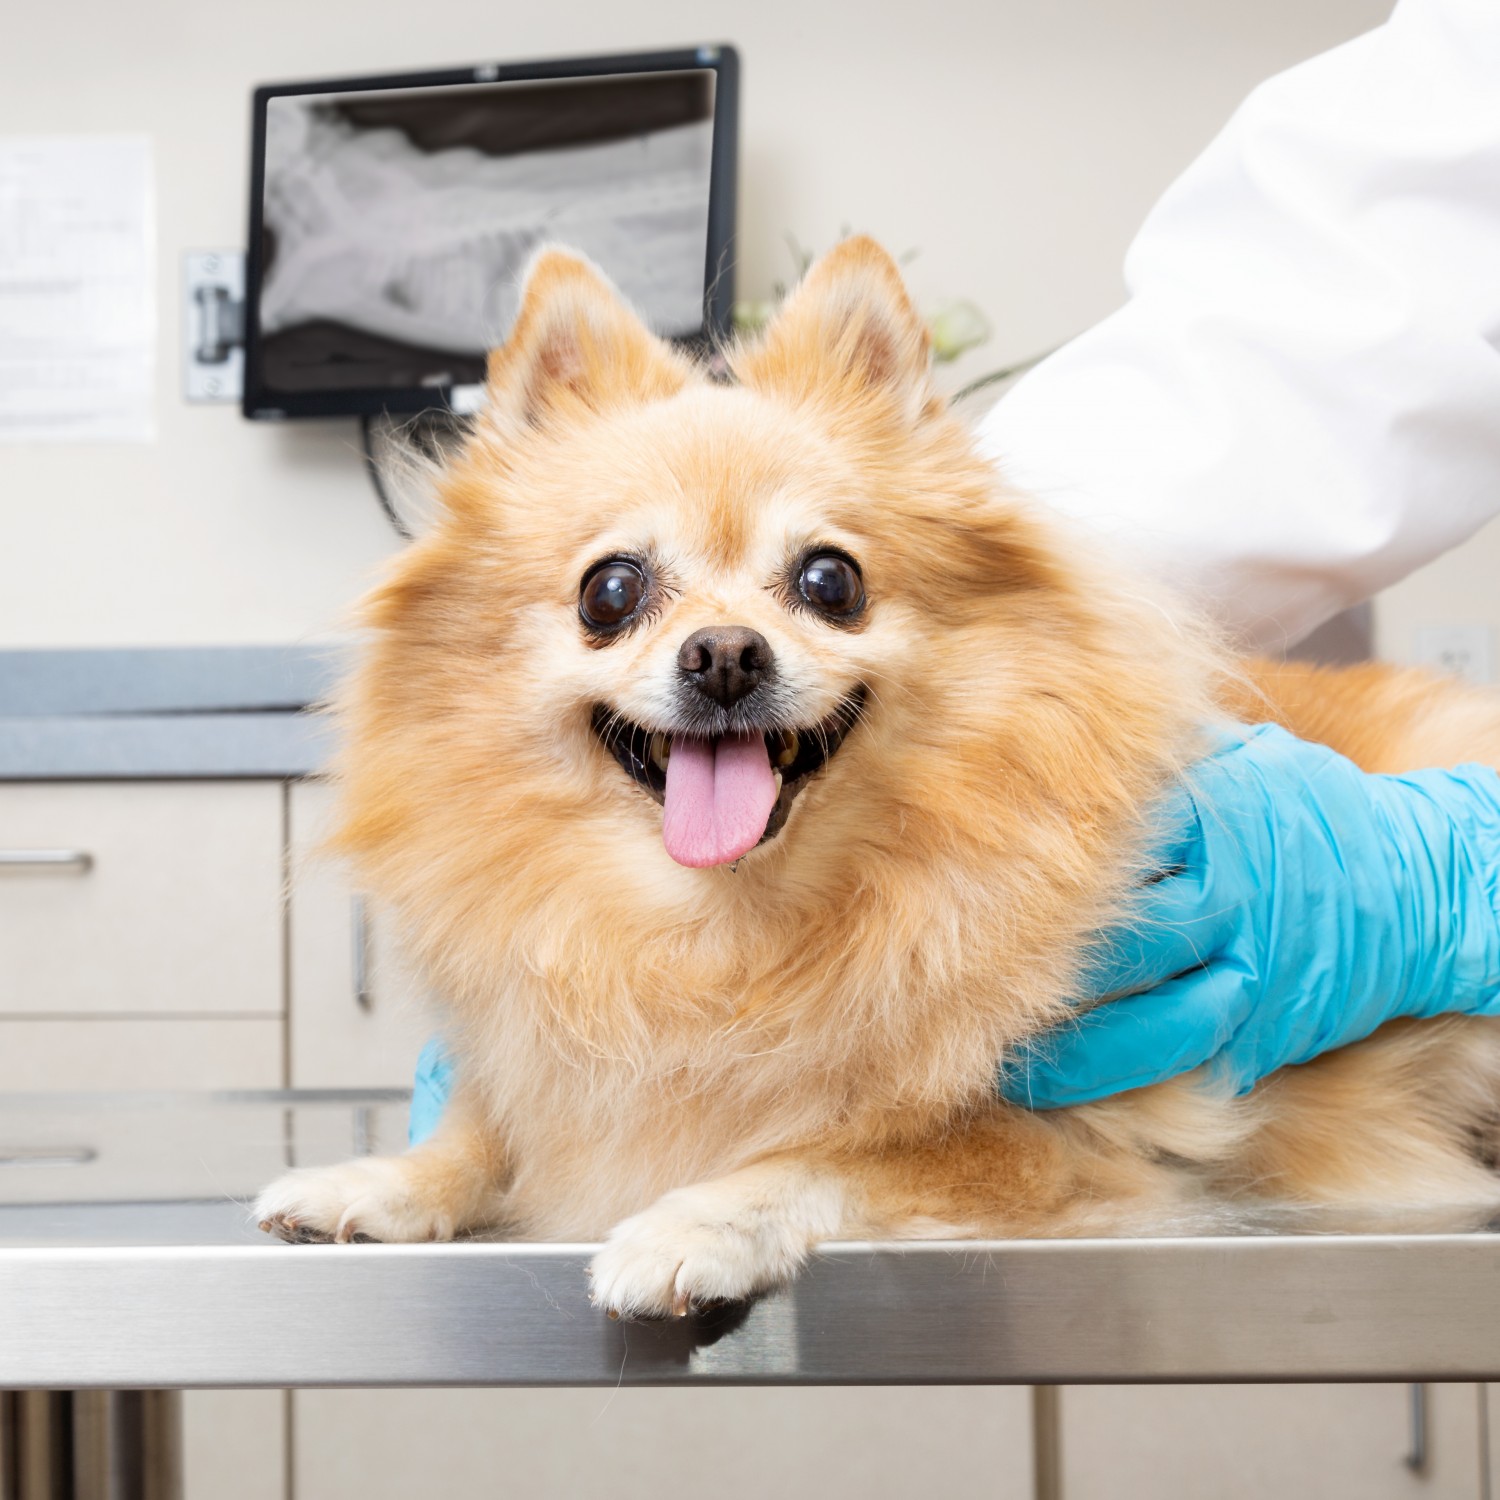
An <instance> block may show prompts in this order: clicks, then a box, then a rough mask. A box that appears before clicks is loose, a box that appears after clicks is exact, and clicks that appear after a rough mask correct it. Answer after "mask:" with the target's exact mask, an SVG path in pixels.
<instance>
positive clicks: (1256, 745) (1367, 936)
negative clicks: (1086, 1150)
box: [1000, 725, 1500, 1109]
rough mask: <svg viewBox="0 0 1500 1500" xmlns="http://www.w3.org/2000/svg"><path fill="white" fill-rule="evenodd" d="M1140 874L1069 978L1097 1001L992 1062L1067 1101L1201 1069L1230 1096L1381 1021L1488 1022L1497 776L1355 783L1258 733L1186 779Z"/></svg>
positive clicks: (1499, 896)
mask: <svg viewBox="0 0 1500 1500" xmlns="http://www.w3.org/2000/svg"><path fill="white" fill-rule="evenodd" d="M1162 827H1163V828H1164V829H1165V830H1167V836H1166V838H1165V840H1164V846H1163V848H1162V850H1161V852H1160V857H1159V868H1161V869H1162V870H1163V871H1165V872H1167V873H1166V874H1165V875H1164V877H1163V878H1162V879H1160V880H1159V881H1158V882H1156V883H1155V884H1152V885H1149V886H1147V887H1146V888H1144V889H1143V890H1142V892H1141V894H1140V899H1139V902H1138V904H1137V905H1136V907H1135V908H1134V909H1133V911H1132V913H1131V921H1130V923H1129V925H1128V927H1124V928H1122V929H1121V930H1119V931H1116V932H1112V933H1109V934H1106V935H1105V936H1104V938H1103V939H1102V941H1101V944H1100V947H1099V949H1098V950H1097V954H1096V957H1095V960H1094V961H1093V963H1092V964H1091V966H1090V969H1089V972H1088V974H1087V977H1086V989H1087V991H1088V995H1089V998H1090V1000H1093V999H1096V998H1106V997H1113V996H1125V997H1127V998H1124V999H1111V1000H1110V1003H1109V1004H1107V1005H1098V1006H1096V1007H1095V1008H1093V1009H1090V1010H1087V1011H1085V1012H1084V1013H1083V1014H1081V1015H1080V1016H1079V1017H1078V1019H1077V1021H1076V1022H1074V1023H1072V1024H1070V1025H1067V1026H1064V1027H1059V1028H1058V1029H1057V1030H1055V1031H1053V1032H1050V1033H1047V1034H1046V1035H1044V1036H1042V1037H1039V1038H1037V1039H1036V1040H1035V1041H1034V1042H1032V1043H1031V1044H1030V1045H1029V1046H1028V1047H1027V1048H1026V1049H1023V1050H1022V1051H1020V1052H1018V1053H1017V1054H1015V1055H1014V1056H1013V1057H1011V1058H1008V1059H1007V1060H1006V1062H1005V1064H1004V1066H1003V1067H1002V1069H1001V1072H1000V1088H1001V1092H1002V1093H1003V1094H1004V1095H1005V1096H1006V1097H1007V1098H1008V1099H1011V1100H1014V1101H1015V1102H1016V1103H1019V1104H1025V1105H1029V1106H1031V1107H1032V1108H1036V1109H1052V1108H1056V1107H1058V1106H1060V1105H1066V1104H1081V1103H1083V1102H1084V1101H1086V1100H1089V1099H1098V1098H1102V1097H1103V1096H1105V1095H1107V1094H1114V1093H1119V1092H1121V1091H1123V1090H1125V1089H1132V1088H1138V1087H1140V1086H1141V1085H1143V1084H1148V1083H1157V1082H1160V1081H1161V1080H1163V1079H1165V1078H1171V1077H1173V1076H1175V1075H1176V1074H1178V1073H1183V1072H1186V1071H1187V1070H1188V1069H1190V1068H1196V1067H1198V1066H1200V1065H1201V1064H1203V1063H1208V1064H1210V1065H1211V1066H1212V1068H1213V1070H1214V1071H1215V1072H1216V1073H1217V1074H1219V1075H1220V1076H1221V1077H1222V1078H1223V1079H1224V1080H1225V1081H1226V1082H1227V1083H1228V1084H1229V1085H1230V1086H1231V1087H1232V1088H1233V1089H1234V1090H1235V1091H1237V1092H1239V1093H1244V1092H1246V1091H1247V1090H1248V1089H1250V1088H1251V1087H1252V1086H1253V1085H1254V1084H1255V1082H1256V1080H1257V1079H1260V1078H1263V1077H1265V1075H1266V1074H1268V1073H1272V1072H1274V1071H1275V1070H1276V1069H1277V1068H1279V1067H1282V1066H1284V1065H1286V1064H1288V1063H1301V1062H1306V1061H1308V1060H1309V1059H1310V1058H1313V1057H1316V1056H1317V1055H1318V1054H1319V1053H1320V1052H1326V1051H1328V1050H1329V1049H1330V1048H1333V1047H1339V1046H1343V1045H1344V1044H1345V1043H1348V1042H1353V1041H1357V1040H1358V1039H1359V1038H1361V1037H1365V1036H1368V1035H1369V1034H1370V1033H1371V1032H1372V1031H1374V1030H1375V1029H1376V1028H1377V1027H1378V1026H1380V1025H1381V1024H1382V1023H1383V1022H1385V1021H1388V1020H1391V1019H1392V1018H1393V1017H1396V1016H1431V1015H1437V1014H1439V1013H1442V1012H1446V1011H1460V1012H1469V1013H1477V1014H1490V1015H1493V1014H1500V778H1497V777H1496V775H1495V773H1494V771H1492V770H1490V769H1488V768H1487V767H1482V766H1461V767H1459V768H1458V769H1457V770H1455V771H1419V772H1415V773H1413V774H1411V775H1406V776H1374V775H1369V774H1367V773H1365V772H1363V771H1361V770H1359V768H1358V767H1357V766H1355V765H1354V764H1353V763H1352V762H1351V761H1348V760H1345V759H1344V758H1343V757H1342V756H1340V755H1337V754H1335V753H1334V752H1333V751H1332V750H1329V749H1326V748H1325V747H1323V746H1321V745H1314V744H1309V743H1306V742H1304V741H1302V740H1298V739H1296V738H1294V737H1293V736H1292V735H1290V734H1288V733H1287V732H1286V731H1285V730H1283V729H1280V728H1277V727H1276V726H1274V725H1260V726H1259V727H1257V728H1254V729H1247V730H1243V731H1241V734H1240V737H1238V738H1235V739H1233V740H1232V741H1231V742H1230V743H1228V744H1226V745H1225V746H1224V747H1223V748H1221V749H1220V750H1219V751H1218V752H1217V753H1215V754H1213V755H1211V756H1209V757H1208V758H1207V759H1205V760H1203V761H1201V762H1199V763H1198V764H1197V765H1195V766H1194V767H1192V769H1191V771H1190V772H1189V774H1188V777H1187V786H1186V787H1185V789H1184V790H1183V791H1182V792H1181V793H1180V794H1178V795H1176V796H1174V798H1173V799H1172V801H1171V803H1170V804H1169V805H1168V806H1167V807H1166V808H1164V811H1163V820H1162Z"/></svg>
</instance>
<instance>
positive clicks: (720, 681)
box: [677, 625, 774, 708]
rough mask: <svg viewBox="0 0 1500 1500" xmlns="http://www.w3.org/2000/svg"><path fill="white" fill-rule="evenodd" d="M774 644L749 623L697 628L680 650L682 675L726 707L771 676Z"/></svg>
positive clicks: (751, 691)
mask: <svg viewBox="0 0 1500 1500" xmlns="http://www.w3.org/2000/svg"><path fill="white" fill-rule="evenodd" d="M773 661H774V657H773V656H772V654H771V644H770V642H769V641H767V640H766V638H765V636H763V635H762V634H761V633H760V632H759V631H758V630H751V629H750V627H749V626H748V625H710V626H708V627H707V628H706V629H703V630H695V631H694V632H693V633H692V634H691V635H690V636H689V637H688V638H687V639H686V640H685V641H684V642H683V643H682V648H681V650H679V651H678V653H677V665H678V667H679V668H680V669H681V671H682V675H683V676H684V677H686V678H687V679H688V681H689V682H691V683H692V684H693V686H694V687H696V688H697V689H698V691H699V692H700V693H702V694H704V695H705V696H706V697H709V698H712V699H713V700H714V702H715V703H717V704H719V705H721V706H722V707H724V708H731V707H733V705H734V704H736V703H738V702H739V701H740V699H741V698H744V697H746V696H747V695H748V694H750V693H753V692H754V691H755V689H756V688H758V687H759V686H760V685H761V683H762V682H764V681H765V680H766V678H768V677H769V676H770V675H771V665H772V662H773Z"/></svg>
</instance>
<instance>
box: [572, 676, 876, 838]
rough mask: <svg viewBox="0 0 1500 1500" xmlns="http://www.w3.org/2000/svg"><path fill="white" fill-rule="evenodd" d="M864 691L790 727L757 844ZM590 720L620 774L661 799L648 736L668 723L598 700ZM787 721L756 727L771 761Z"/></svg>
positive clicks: (662, 781)
mask: <svg viewBox="0 0 1500 1500" xmlns="http://www.w3.org/2000/svg"><path fill="white" fill-rule="evenodd" d="M865 697H866V694H865V689H864V687H863V686H860V687H857V688H855V689H854V691H853V692H852V693H850V694H849V695H848V696H847V697H846V698H844V699H843V700H842V701H841V702H840V703H839V705H838V707H837V708H835V709H834V711H833V712H832V713H831V714H829V715H828V717H827V718H826V719H821V720H819V722H818V723H816V724H808V725H803V726H799V727H797V728H796V729H795V731H794V732H795V733H796V736H797V753H796V755H795V756H794V757H793V758H792V760H791V763H790V764H788V765H786V766H783V767H780V768H779V769H780V770H781V795H780V796H779V797H777V799H776V805H775V806H774V807H773V808H772V809H771V816H770V818H769V819H768V820H767V822H766V831H765V832H764V833H763V834H762V835H761V838H760V842H761V843H762V844H764V843H765V842H766V840H767V839H773V838H775V837H776V835H777V834H778V833H780V832H781V830H782V829H783V828H784V827H785V826H786V820H787V817H788V816H789V814H790V813H791V810H792V803H793V802H794V801H796V799H797V794H798V793H799V792H800V791H801V790H802V788H803V787H805V786H806V785H807V783H808V782H809V781H811V780H812V778H813V777H814V776H816V775H817V774H818V772H819V771H821V770H822V769H823V767H824V766H826V765H827V764H828V761H829V759H830V758H831V757H832V755H833V753H834V751H836V750H837V749H838V748H839V746H840V745H842V744H843V743H844V740H845V738H846V737H847V735H848V733H849V731H850V730H851V729H853V728H854V726H855V725H856V724H857V723H858V722H859V717H860V714H861V713H862V712H863V711H864V706H865ZM592 723H593V728H594V733H595V734H596V735H597V736H598V737H599V740H600V742H601V743H602V744H603V746H604V748H605V749H606V750H608V751H609V753H610V754H611V755H612V756H614V758H615V760H616V761H618V762H619V765H620V768H621V769H622V770H623V771H624V772H625V774H626V775H627V776H629V777H630V779H631V780H632V781H634V782H635V783H636V785H637V786H640V787H642V788H644V789H645V790H646V791H647V792H649V793H650V795H651V796H653V797H654V798H655V799H656V800H657V801H658V802H661V801H664V800H665V798H666V791H667V773H666V772H665V771H663V770H662V769H661V767H660V766H658V765H657V764H656V762H655V761H654V760H653V759H652V757H651V739H652V736H653V735H654V734H665V735H666V736H667V737H668V739H670V738H671V737H672V734H673V731H672V730H670V729H661V730H653V729H650V728H648V727H647V726H646V725H644V724H636V723H632V722H631V721H630V720H629V719H625V718H622V717H621V716H620V715H619V714H618V713H616V712H615V711H614V710H613V709H611V708H608V707H606V705H604V704H603V703H596V704H595V705H594V711H593V716H592ZM792 727H793V726H791V725H780V724H777V725H773V726H771V727H770V728H763V729H761V731H760V732H761V733H762V734H763V735H764V736H765V740H766V753H767V755H768V756H770V757H771V763H772V764H773V765H775V763H776V755H777V752H778V751H779V750H780V749H781V746H782V743H783V741H782V736H783V734H784V733H785V732H786V731H787V730H789V729H792ZM679 732H680V731H679Z"/></svg>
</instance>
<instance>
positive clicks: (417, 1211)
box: [254, 1156, 455, 1244]
mask: <svg viewBox="0 0 1500 1500" xmlns="http://www.w3.org/2000/svg"><path fill="white" fill-rule="evenodd" d="M254 1215H255V1219H256V1221H257V1222H258V1223H259V1225H260V1227H261V1228H262V1229H263V1230H265V1231H266V1232H267V1233H268V1234H274V1235H277V1236H279V1237H280V1238H281V1239H284V1240H289V1241H291V1242H293V1243H295V1244H313V1243H319V1242H327V1241H334V1242H336V1243H339V1244H347V1243H349V1242H351V1241H361V1240H381V1241H387V1242H390V1243H401V1242H410V1241H413V1240H451V1239H452V1238H453V1234H454V1228H455V1226H454V1223H453V1219H452V1216H451V1215H449V1214H448V1213H446V1212H445V1211H444V1210H443V1207H442V1205H440V1204H437V1203H434V1202H431V1201H429V1200H428V1199H427V1198H425V1197H424V1195H423V1194H422V1193H420V1192H419V1191H417V1184H416V1182H415V1181H414V1180H413V1174H412V1172H411V1171H410V1169H409V1167H408V1164H407V1161H406V1159H405V1158H403V1157H399V1156H366V1157H360V1158H359V1159H358V1160H355V1161H348V1162H344V1163H343V1164H342V1165H340V1166H337V1167H304V1168H302V1169H301V1170H299V1171H296V1172H288V1173H287V1175H286V1176H285V1177H281V1178H278V1179H277V1180H276V1181H275V1182H273V1183H272V1184H271V1185H270V1187H268V1188H267V1189H266V1190H265V1191H264V1192H263V1193H262V1194H261V1195H260V1197H259V1198H257V1199H256V1201H255V1209H254Z"/></svg>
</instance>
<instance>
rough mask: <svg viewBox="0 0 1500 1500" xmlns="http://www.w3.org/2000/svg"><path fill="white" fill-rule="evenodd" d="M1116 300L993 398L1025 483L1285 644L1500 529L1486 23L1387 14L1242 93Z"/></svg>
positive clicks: (1162, 214) (1016, 472)
mask: <svg viewBox="0 0 1500 1500" xmlns="http://www.w3.org/2000/svg"><path fill="white" fill-rule="evenodd" d="M1125 270H1126V282H1127V285H1128V288H1129V291H1130V294H1131V295H1130V300H1129V302H1128V303H1127V304H1126V305H1125V306H1124V307H1123V308H1122V309H1121V310H1120V311H1119V312H1118V313H1116V314H1115V315H1114V316H1113V317H1111V318H1109V319H1107V320H1106V321H1105V322H1103V323H1101V324H1100V325H1099V326H1098V327H1096V328H1094V329H1092V330H1091V331H1090V332H1088V333H1085V334H1084V335H1082V336H1081V337H1080V338H1078V339H1076V340H1075V341H1074V342H1072V343H1071V344H1069V345H1067V346H1066V347H1064V348H1063V349H1062V350H1060V351H1059V352H1058V353H1056V354H1054V355H1052V356H1051V357H1050V358H1048V359H1047V360H1045V361H1043V363H1042V364H1041V365H1039V366H1038V367H1037V369H1036V370H1034V371H1033V372H1032V373H1031V374H1030V375H1028V376H1027V377H1025V378H1024V379H1023V380H1022V381H1021V382H1020V383H1019V384H1018V385H1017V386H1016V387H1015V388H1014V390H1012V391H1011V392H1010V394H1008V395H1007V396H1005V397H1004V398H1002V399H1001V400H1000V402H999V403H998V404H997V405H996V407H995V408H994V410H993V411H992V412H991V413H990V414H989V415H988V416H987V417H986V419H985V420H984V422H983V424H982V427H981V442H982V443H983V445H984V447H985V449H986V451H987V452H988V453H989V454H990V455H991V456H992V457H993V458H994V459H995V461H996V462H997V463H998V465H999V466H1000V468H1001V470H1002V472H1003V473H1004V474H1005V475H1006V477H1007V478H1008V479H1010V480H1011V481H1012V482H1013V483H1014V484H1015V485H1016V486H1017V487H1018V488H1020V489H1022V490H1024V491H1027V492H1029V493H1031V494H1034V495H1036V496H1037V497H1038V498H1039V499H1040V500H1041V501H1043V502H1044V503H1045V504H1047V505H1049V506H1051V507H1053V508H1055V509H1058V510H1061V511H1065V512H1067V513H1069V514H1071V515H1072V516H1074V517H1076V518H1078V519H1079V520H1081V521H1083V522H1086V523H1088V524H1090V525H1092V526H1094V527H1096V528H1098V529H1100V530H1103V531H1106V532H1108V533H1109V534H1110V535H1111V536H1112V537H1113V538H1114V539H1115V540H1116V542H1117V543H1123V544H1126V545H1129V546H1130V547H1131V548H1132V549H1133V550H1134V551H1135V552H1136V553H1137V554H1138V555H1139V557H1140V559H1141V561H1142V563H1143V564H1144V565H1145V566H1146V567H1148V568H1151V569H1153V570H1155V571H1157V572H1159V573H1161V574H1163V575H1164V576H1166V577H1168V578H1169V579H1170V580H1172V581H1174V582H1176V583H1177V584H1179V585H1180V586H1182V587H1184V588H1185V589H1186V590H1187V591H1188V592H1189V594H1191V595H1195V596H1196V597H1197V598H1198V599H1199V601H1201V602H1202V603H1203V604H1205V605H1206V606H1207V607H1208V609H1209V610H1210V611H1211V612H1212V613H1214V614H1216V615H1217V616H1218V617H1219V618H1220V619H1221V620H1222V621H1223V622H1224V623H1225V624H1226V625H1228V626H1229V628H1230V629H1231V631H1232V632H1233V633H1234V634H1235V635H1236V636H1237V637H1238V638H1239V639H1240V641H1241V642H1242V643H1243V644H1246V645H1249V646H1256V647H1262V648H1267V647H1269V648H1276V647H1280V646H1283V645H1285V644H1287V643H1289V642H1291V641H1295V640H1297V639H1299V638H1300V637H1301V636H1303V635H1304V634H1306V633H1307V632H1308V631H1309V630H1311V629H1312V628H1314V627H1315V626H1316V625H1318V624H1319V623H1321V621H1322V620H1324V619H1326V618H1327V617H1328V616H1330V615H1332V614H1334V613H1336V612H1337V611H1338V610H1340V609H1342V608H1344V607H1346V606H1348V605H1350V604H1353V603H1356V602H1358V601H1360V600H1362V599H1365V598H1367V597H1368V596H1369V595H1371V594H1372V593H1374V592H1376V591H1377V590H1379V589H1381V588H1383V587H1385V586H1386V585H1388V584H1391V583H1394V582H1396V581H1397V580H1399V579H1400V578H1402V577H1404V576H1405V575H1406V574H1407V573H1409V572H1411V571H1412V570H1413V569H1415V568H1417V567H1419V566H1420V565H1421V564H1422V563H1424V562H1427V561H1429V560H1430V559H1432V558H1434V557H1436V556H1437V555H1438V554H1439V553H1441V552H1443V551H1446V550H1447V549H1448V548H1450V547H1452V546H1454V545H1455V544H1456V543H1458V542H1461V541H1463V540H1464V539H1465V538H1466V537H1468V536H1469V535H1470V534H1471V533H1472V532H1473V531H1475V530H1476V529H1477V528H1478V527H1479V526H1480V525H1481V524H1482V523H1483V522H1484V521H1486V520H1488V519H1489V518H1490V517H1491V516H1493V515H1495V514H1496V513H1497V512H1500V420H1497V416H1496V414H1497V412H1500V5H1496V4H1495V3H1494V0H1402V3H1401V4H1399V5H1398V6H1397V8H1396V10H1395V12H1394V14H1393V15H1392V17H1391V19H1390V21H1389V22H1388V23H1387V24H1386V25H1385V26H1383V27H1380V28H1379V29H1378V30H1376V31H1373V32H1371V33H1369V34H1368V35H1366V36H1363V37H1360V38H1358V39H1357V40H1355V41H1352V42H1350V43H1348V44H1347V45H1345V46H1343V47H1339V48H1337V49H1336V50H1334V51H1332V52H1329V53H1326V54H1324V55H1323V56H1321V57H1317V58H1314V59H1313V60H1312V61H1310V62H1307V63H1303V64H1302V65H1301V66H1299V67H1296V68H1293V69H1292V70H1291V71H1289V72H1287V73H1283V74H1281V75H1279V76H1278V77H1276V78H1273V79H1271V80H1270V81H1269V82H1267V83H1265V84H1263V85H1261V87H1260V88H1258V89H1256V90H1255V92H1254V93H1253V94H1252V95H1251V96H1250V98H1249V99H1248V100H1247V101H1246V102H1245V104H1244V105H1243V106H1242V107H1241V108H1240V110H1239V111H1238V113H1237V114H1236V115H1235V116H1234V118H1233V119H1232V120H1231V121H1230V123H1229V125H1228V126H1227V127H1226V128H1225V130H1224V131H1223V132H1222V133H1221V134H1220V135H1219V137H1218V138H1217V139H1216V140H1215V141H1214V142H1213V143H1212V144H1211V145H1210V146H1209V147H1208V149H1207V150H1206V151H1205V152H1204V153H1203V154H1202V156H1200V157H1199V158H1198V160H1197V161H1196V162H1194V163H1193V165H1192V166H1191V167H1189V169H1188V170H1187V172H1186V173H1185V174H1184V175H1183V176H1182V178H1181V179H1180V180H1179V181H1178V182H1177V183H1176V184H1175V185H1174V186H1173V187H1172V188H1171V189H1170V190H1169V191H1168V192H1167V194H1166V196H1165V197H1164V198H1163V199H1162V200H1161V202H1160V203H1159V204H1158V205H1157V207H1156V208H1155V209H1154V210H1153V211H1152V213H1151V215H1150V217H1149V218H1148V219H1147V221H1146V223H1145V225H1144V227H1143V228H1142V230H1141V232H1140V234H1139V236H1138V238H1137V239H1136V241H1135V243H1134V245H1133V246H1132V247H1131V250H1130V253H1129V256H1128V258H1127V261H1126V268H1125Z"/></svg>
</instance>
